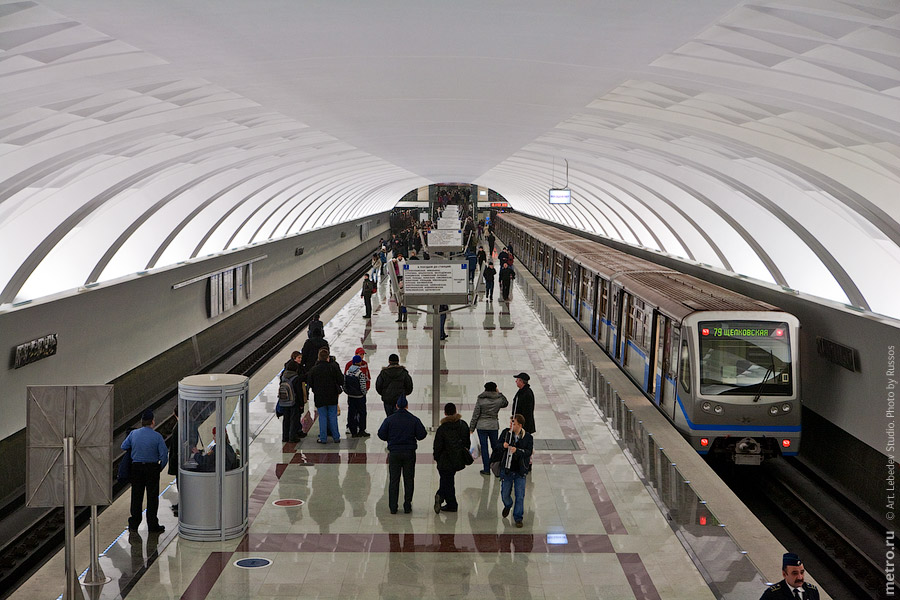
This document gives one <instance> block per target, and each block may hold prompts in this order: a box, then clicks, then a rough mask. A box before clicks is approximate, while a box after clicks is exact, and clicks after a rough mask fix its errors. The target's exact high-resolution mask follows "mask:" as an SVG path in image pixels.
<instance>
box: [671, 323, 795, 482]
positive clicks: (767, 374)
mask: <svg viewBox="0 0 900 600" xmlns="http://www.w3.org/2000/svg"><path fill="white" fill-rule="evenodd" d="M799 326H800V325H799V322H798V321H797V319H796V317H794V316H793V315H790V314H788V313H783V312H777V311H771V312H768V311H759V312H757V311H752V312H750V311H741V312H734V311H729V312H697V313H693V314H691V315H690V316H688V317H686V318H685V319H684V322H683V325H682V331H689V332H690V336H689V340H690V343H691V344H692V346H693V347H692V348H691V349H690V357H691V362H692V363H693V364H692V365H691V367H690V373H691V379H693V381H694V382H695V384H694V385H690V383H689V382H687V385H680V386H679V390H678V392H679V396H678V402H679V405H680V409H681V412H682V415H680V416H683V418H684V419H685V420H686V425H687V427H688V428H689V431H690V440H691V443H692V444H693V446H694V448H695V449H696V450H697V451H698V452H700V453H704V454H709V455H711V456H717V457H722V456H727V457H730V458H731V459H733V460H734V462H735V463H736V464H739V465H758V464H760V463H761V462H762V460H764V459H766V458H772V457H775V456H778V455H784V456H792V455H796V454H797V452H798V451H799V449H800V387H799V382H800V377H799V368H800V365H799V356H800V355H799V352H798V346H797V343H798V340H799V335H798V329H799ZM686 337H687V336H686ZM682 373H685V371H682ZM680 383H682V384H684V383H686V382H680Z"/></svg>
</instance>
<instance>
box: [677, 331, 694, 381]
mask: <svg viewBox="0 0 900 600" xmlns="http://www.w3.org/2000/svg"><path fill="white" fill-rule="evenodd" d="M679 362H680V364H679V369H678V381H680V382H681V387H682V389H684V391H685V392H687V393H688V394H690V393H691V353H690V352H689V351H688V343H687V340H684V341H682V342H681V361H679Z"/></svg>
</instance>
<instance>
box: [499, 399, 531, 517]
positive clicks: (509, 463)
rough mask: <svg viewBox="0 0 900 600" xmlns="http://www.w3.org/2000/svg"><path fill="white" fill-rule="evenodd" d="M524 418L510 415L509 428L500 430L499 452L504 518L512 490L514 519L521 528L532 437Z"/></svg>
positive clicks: (511, 504) (511, 503) (506, 514)
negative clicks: (526, 428) (513, 492)
mask: <svg viewBox="0 0 900 600" xmlns="http://www.w3.org/2000/svg"><path fill="white" fill-rule="evenodd" d="M524 425H525V418H524V417H523V416H522V415H513V418H512V419H510V421H509V427H508V428H507V429H504V430H503V431H502V432H500V441H501V442H503V451H502V452H501V453H500V456H499V458H500V500H502V501H503V518H504V519H505V518H506V517H508V516H509V511H510V509H513V498H512V491H513V489H515V509H514V510H513V520H514V521H515V522H516V527H522V520H523V519H524V518H525V478H526V477H527V476H528V471H529V469H530V468H531V453H532V452H533V451H534V439H533V438H532V437H531V434H530V433H528V432H527V431H525V428H524Z"/></svg>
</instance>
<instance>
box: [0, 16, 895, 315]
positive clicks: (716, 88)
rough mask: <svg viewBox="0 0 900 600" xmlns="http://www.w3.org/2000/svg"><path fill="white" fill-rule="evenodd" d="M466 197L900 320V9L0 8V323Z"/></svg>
mask: <svg viewBox="0 0 900 600" xmlns="http://www.w3.org/2000/svg"><path fill="white" fill-rule="evenodd" d="M173 23H176V24H177V26H173V25H172V24H173ZM697 32H700V33H697ZM564 159H565V160H567V161H568V165H569V184H570V187H571V188H572V190H573V198H574V200H573V204H572V205H569V206H566V207H560V206H549V205H548V203H547V188H548V187H551V186H552V185H559V184H560V183H561V181H560V177H562V173H563V165H564ZM447 181H461V182H473V183H478V184H479V185H483V186H486V187H490V188H492V189H494V190H496V191H498V192H500V193H501V194H503V195H504V196H505V197H506V198H507V200H509V201H510V202H511V204H512V205H513V207H515V208H516V209H518V210H521V211H523V212H527V213H531V214H534V215H536V216H540V217H542V218H546V219H551V220H555V221H558V222H560V223H564V224H567V225H569V226H572V227H576V228H581V229H585V230H589V231H592V232H595V233H597V234H600V235H604V236H607V237H610V238H613V239H618V240H622V241H625V242H628V243H632V244H636V245H642V246H645V247H647V248H653V249H659V250H660V251H663V252H667V253H670V254H674V255H678V256H683V257H685V258H687V259H690V260H696V261H699V262H701V263H708V264H710V265H713V266H716V267H721V268H725V269H728V270H732V271H734V272H736V273H742V274H745V275H747V276H750V277H755V278H758V279H761V280H765V281H770V282H773V283H777V284H780V285H784V286H786V287H792V288H796V289H800V290H803V291H807V292H809V293H811V294H814V295H819V296H822V297H825V298H830V299H833V300H837V301H840V302H848V303H850V304H853V305H854V306H856V307H859V308H863V309H866V308H870V309H871V310H874V311H876V312H880V313H883V314H889V315H892V316H895V317H900V308H897V306H898V305H897V303H896V298H897V297H898V296H900V203H898V202H897V198H900V6H898V5H897V4H896V2H894V1H893V0H846V1H839V0H814V1H812V2H809V1H804V2H796V1H794V0H777V1H760V2H741V1H738V0H692V1H691V2H689V3H684V2H680V3H679V2H671V1H670V0H646V1H644V2H637V3H623V2H606V1H602V2H594V3H547V2H543V1H541V0H525V1H524V2H517V3H515V5H507V4H504V3H499V4H498V3H484V2H477V1H475V0H461V1H460V2H454V3H446V4H444V3H441V4H435V3H420V2H414V1H413V0H400V1H399V2H390V3H387V2H381V1H379V0H372V1H371V2H365V3H356V4H353V5H345V4H342V3H334V2H328V1H326V0H313V1H311V2H304V3H296V2H292V1H290V0H257V1H256V2H253V3H247V2H246V1H242V0H194V1H193V2H190V3H184V2H179V1H177V0H157V1H155V2H128V3H118V4H117V5H116V10H114V11H112V10H109V4H108V2H107V1H106V0H45V1H44V2H34V1H28V0H26V1H14V2H11V1H8V0H7V1H4V0H0V256H3V259H2V260H0V290H2V291H0V304H6V303H10V302H15V301H20V300H24V299H29V298H37V297H40V296H43V295H47V294H52V293H54V292H58V291H63V290H65V289H70V288H74V287H77V286H80V285H84V284H86V283H92V282H96V281H106V280H109V279H113V278H117V277H121V276H123V275H128V274H130V273H134V272H136V271H139V270H142V269H145V268H156V267H162V266H166V265H168V264H173V263H176V262H178V261H180V260H185V259H187V258H191V257H199V256H204V255H206V254H210V253H219V252H224V251H228V250H230V249H232V248H235V247H240V246H243V245H246V244H250V243H254V242H259V241H267V240H269V239H277V238H280V237H282V236H285V235H291V234H295V233H299V232H302V231H306V230H309V229H312V228H317V227H322V226H328V225H331V224H335V223H340V222H342V221H346V220H350V219H355V218H359V217H363V216H365V215H367V214H373V213H378V212H382V211H384V210H387V209H389V208H390V207H392V206H393V205H394V204H395V203H396V201H397V200H398V199H399V198H401V197H402V196H403V195H404V194H405V193H407V192H408V191H409V190H411V189H415V188H416V187H419V186H422V185H427V184H428V183H432V182H447Z"/></svg>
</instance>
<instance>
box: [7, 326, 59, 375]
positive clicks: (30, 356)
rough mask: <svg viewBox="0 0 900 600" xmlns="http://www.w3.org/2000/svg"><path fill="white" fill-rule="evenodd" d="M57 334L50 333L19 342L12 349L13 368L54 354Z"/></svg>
mask: <svg viewBox="0 0 900 600" xmlns="http://www.w3.org/2000/svg"><path fill="white" fill-rule="evenodd" d="M56 344H57V334H55V333H51V334H49V335H45V336H44V337H42V338H38V339H36V340H31V341H30V342H25V343H24V344H19V345H18V346H16V347H15V349H14V351H13V369H18V368H19V367H24V366H25V365H30V364H31V363H33V362H37V361H39V360H41V359H42V358H47V357H48V356H53V355H54V354H56Z"/></svg>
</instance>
